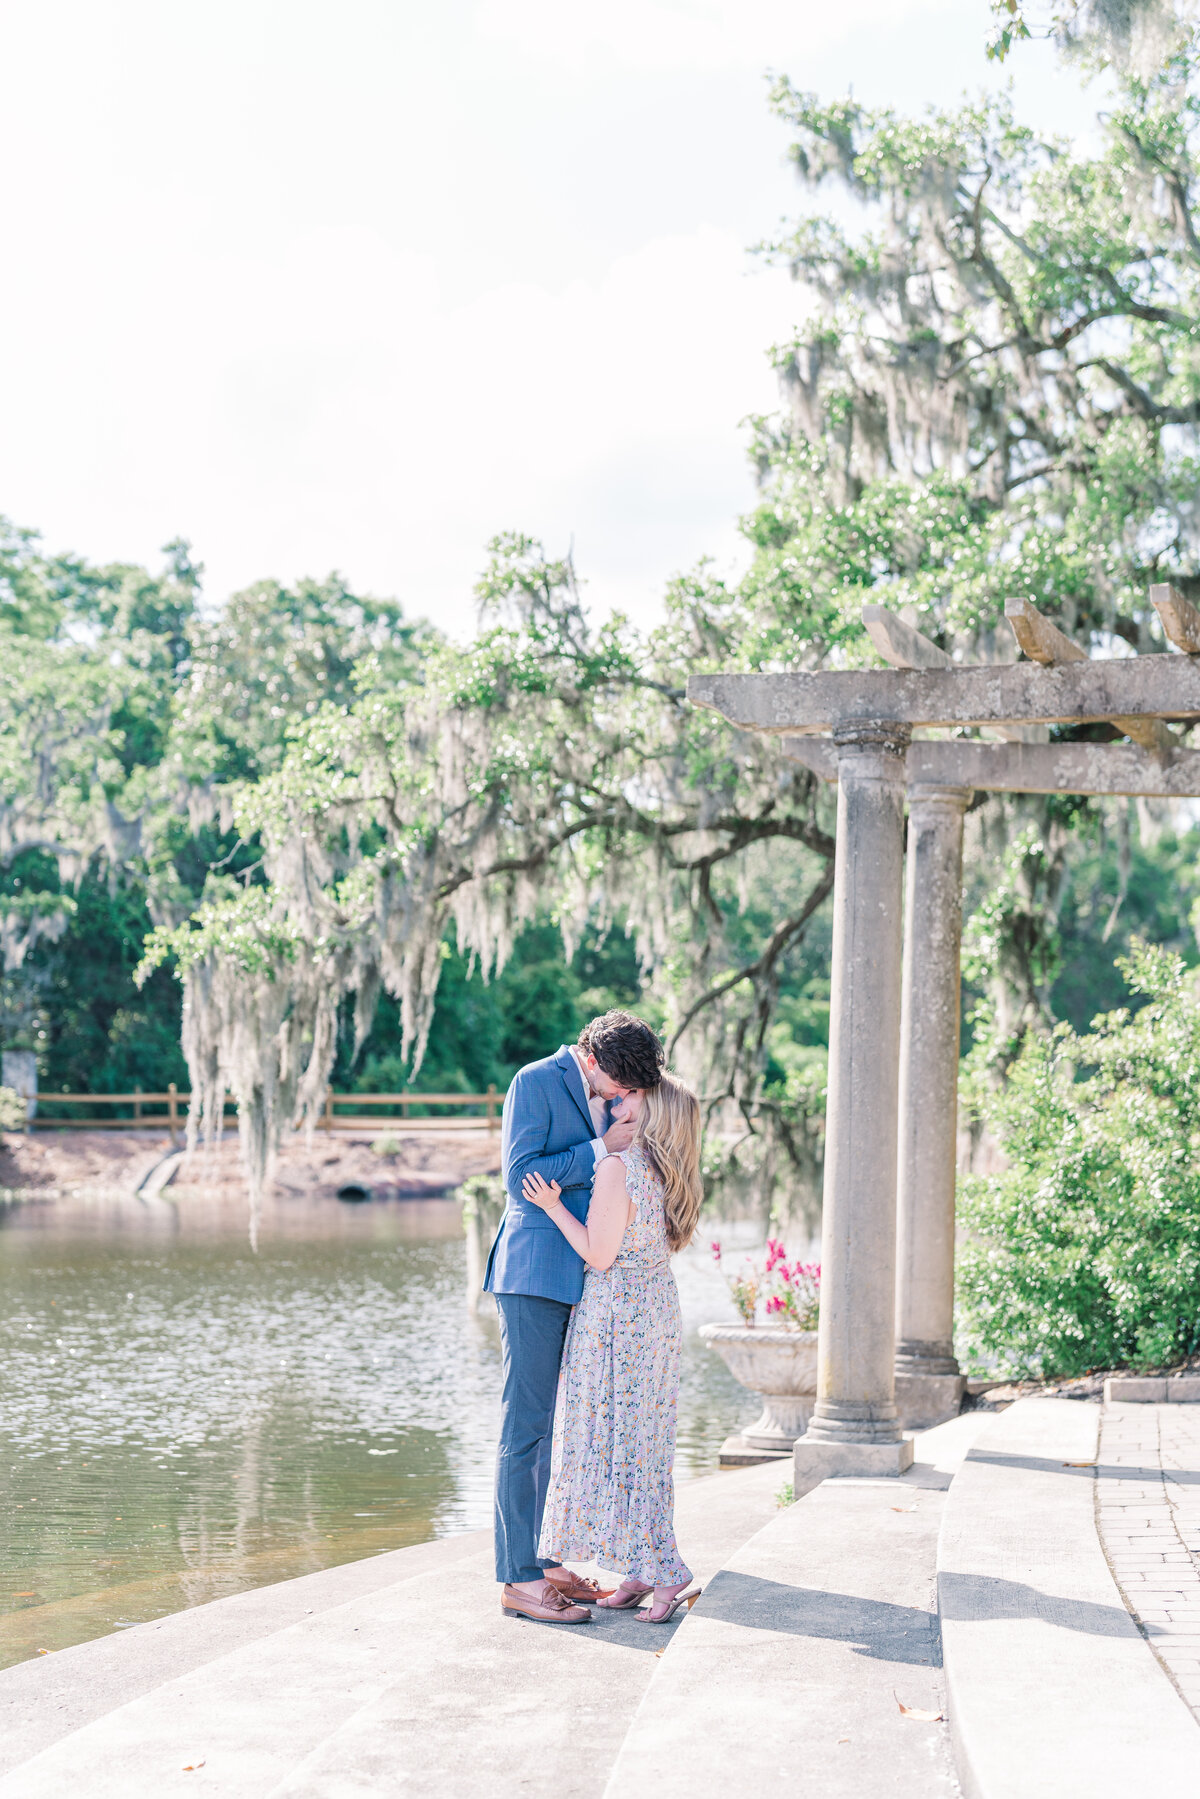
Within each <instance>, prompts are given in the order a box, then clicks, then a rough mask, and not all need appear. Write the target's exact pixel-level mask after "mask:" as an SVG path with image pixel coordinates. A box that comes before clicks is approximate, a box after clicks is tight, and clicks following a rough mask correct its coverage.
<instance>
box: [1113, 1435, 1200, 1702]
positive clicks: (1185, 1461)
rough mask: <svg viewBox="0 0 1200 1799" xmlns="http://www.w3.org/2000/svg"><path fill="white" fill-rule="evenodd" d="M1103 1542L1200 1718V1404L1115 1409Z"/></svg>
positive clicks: (1128, 1599)
mask: <svg viewBox="0 0 1200 1799" xmlns="http://www.w3.org/2000/svg"><path fill="white" fill-rule="evenodd" d="M1099 1460H1100V1465H1099V1467H1098V1469H1097V1474H1096V1506H1097V1519H1098V1522H1099V1526H1100V1540H1101V1542H1102V1544H1103V1546H1104V1550H1105V1554H1106V1555H1107V1556H1108V1562H1109V1566H1110V1567H1111V1569H1112V1571H1113V1575H1114V1577H1115V1579H1116V1582H1117V1585H1118V1586H1119V1587H1120V1589H1121V1595H1122V1597H1123V1599H1124V1601H1125V1604H1126V1605H1127V1606H1128V1608H1129V1610H1130V1612H1131V1613H1132V1614H1133V1616H1134V1617H1135V1618H1136V1619H1137V1622H1138V1624H1139V1626H1140V1627H1141V1630H1142V1632H1143V1633H1144V1635H1145V1637H1146V1639H1147V1641H1148V1642H1149V1644H1150V1647H1151V1649H1153V1651H1154V1653H1155V1655H1156V1656H1157V1657H1158V1659H1159V1661H1160V1662H1161V1663H1162V1665H1163V1667H1164V1668H1165V1669H1166V1671H1167V1674H1168V1675H1169V1676H1170V1678H1171V1680H1172V1681H1173V1683H1174V1685H1175V1686H1176V1687H1177V1688H1178V1689H1179V1693H1180V1696H1181V1698H1183V1699H1184V1701H1185V1702H1186V1703H1187V1705H1188V1706H1189V1707H1190V1709H1191V1711H1192V1713H1193V1715H1194V1716H1196V1717H1197V1718H1200V1406H1196V1405H1122V1404H1119V1403H1118V1404H1115V1405H1108V1406H1106V1407H1105V1408H1104V1415H1103V1418H1102V1421H1101V1426H1100V1458H1099Z"/></svg>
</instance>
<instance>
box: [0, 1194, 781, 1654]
mask: <svg viewBox="0 0 1200 1799" xmlns="http://www.w3.org/2000/svg"><path fill="white" fill-rule="evenodd" d="M709 1235H711V1233H710V1232H708V1231H706V1233H705V1237H706V1242H707V1237H708V1236H709ZM723 1237H724V1240H725V1242H726V1243H727V1244H728V1245H731V1246H732V1245H733V1244H735V1243H740V1242H745V1243H747V1244H749V1243H751V1242H753V1241H755V1240H756V1237H755V1231H754V1227H751V1226H748V1225H741V1226H733V1227H725V1229H724V1231H723ZM675 1268H676V1273H677V1277H678V1279H679V1286H680V1294H681V1298H682V1300H683V1307H684V1317H685V1325H686V1335H685V1354H684V1367H683V1382H682V1393H681V1403H680V1421H679V1452H678V1461H677V1475H678V1477H679V1478H680V1479H687V1478H688V1477H689V1476H693V1475H697V1474H703V1473H707V1472H709V1471H710V1470H712V1469H713V1468H715V1466H716V1455H717V1450H718V1448H719V1446H720V1443H721V1440H722V1439H723V1438H724V1437H725V1436H726V1435H728V1434H729V1432H730V1431H732V1430H735V1429H736V1428H737V1426H738V1425H739V1424H740V1423H743V1422H745V1421H746V1420H747V1419H748V1418H749V1417H750V1416H751V1415H752V1414H753V1412H754V1411H755V1410H756V1408H755V1406H754V1402H753V1401H752V1400H751V1399H750V1398H749V1396H748V1395H747V1394H746V1392H745V1391H744V1389H743V1388H741V1387H739V1386H738V1385H737V1384H736V1383H735V1382H734V1380H733V1379H732V1377H731V1376H730V1375H729V1373H728V1372H727V1370H726V1368H725V1366H724V1364H723V1363H722V1362H720V1361H719V1360H718V1358H717V1357H715V1356H714V1355H712V1354H711V1353H710V1352H709V1351H707V1350H706V1349H705V1348H704V1347H703V1345H702V1344H701V1343H700V1342H699V1340H698V1338H697V1336H696V1327H697V1326H698V1325H699V1324H701V1323H703V1322H705V1321H706V1320H708V1319H714V1318H718V1319H730V1318H732V1317H733V1312H732V1308H731V1305H730V1302H729V1297H728V1293H727V1291H726V1289H725V1286H724V1283H723V1281H722V1280H721V1278H720V1276H719V1274H718V1273H717V1271H716V1270H715V1268H714V1267H713V1266H712V1263H711V1259H710V1258H709V1256H708V1253H707V1247H706V1244H705V1245H704V1246H700V1247H696V1248H693V1249H691V1250H689V1251H686V1252H685V1253H684V1255H682V1256H680V1257H677V1258H676V1261H675ZM499 1364H500V1357H499V1338H498V1332H497V1327H496V1320H495V1313H494V1311H492V1310H491V1309H490V1307H489V1310H488V1311H487V1312H481V1314H480V1315H479V1316H477V1317H473V1316H472V1315H471V1314H470V1312H469V1310H468V1308H467V1304H466V1253H465V1244H464V1241H463V1235H462V1226H461V1220H460V1214H459V1207H458V1205H457V1203H456V1202H455V1201H453V1200H431V1201H419V1202H413V1201H408V1202H404V1201H399V1202H392V1203H390V1204H388V1203H385V1204H371V1205H368V1206H345V1205H339V1204H338V1203H337V1202H336V1201H334V1200H326V1199H321V1200H312V1201H299V1200H297V1201H288V1202H286V1203H281V1204H280V1205H278V1206H277V1207H275V1208H274V1209H271V1210H268V1212H267V1215H266V1217H265V1219H264V1223H263V1232H262V1238H261V1242H260V1248H259V1251H258V1254H257V1255H255V1254H253V1253H251V1251H250V1248H249V1246H248V1243H247V1240H246V1231H245V1223H244V1219H243V1217H242V1216H241V1215H240V1213H239V1212H238V1211H237V1210H230V1211H226V1212H222V1211H221V1210H220V1209H219V1208H217V1207H216V1206H215V1205H214V1206H213V1207H208V1206H206V1205H205V1204H204V1203H203V1202H200V1201H195V1202H192V1203H191V1204H189V1205H187V1206H186V1207H185V1206H184V1205H182V1204H181V1205H179V1206H178V1207H177V1206H174V1205H166V1204H162V1203H159V1204H157V1205H154V1206H153V1207H148V1206H142V1205H140V1204H139V1203H137V1202H130V1201H123V1202H115V1201H114V1202H111V1203H107V1204H106V1203H102V1202H101V1203H94V1204H85V1203H83V1202H80V1201H61V1202H58V1203H45V1204H40V1203H39V1204H23V1205H10V1206H5V1207H0V1443H2V1444H3V1461H2V1464H0V1516H2V1518H3V1531H2V1536H0V1667H4V1666H8V1665H10V1664H11V1663H13V1662H16V1661H20V1660H22V1659H24V1658H26V1657H28V1656H32V1655H36V1654H37V1653H38V1652H39V1651H41V1650H54V1649H60V1648H63V1647H65V1646H66V1645H68V1644H71V1643H78V1642H83V1641H85V1640H86V1639H88V1638H90V1637H95V1636H100V1635H102V1634H104V1633H106V1632H108V1631H111V1630H113V1629H116V1628H119V1627H121V1626H123V1625H128V1624H135V1623H139V1622H141V1621H142V1620H144V1619H147V1618H153V1617H160V1616H161V1615H162V1614H163V1613H165V1612H171V1611H177V1610H179V1609H180V1608H181V1607H184V1606H189V1605H201V1604H203V1603H204V1602H205V1601H207V1600H210V1599H217V1598H220V1597H222V1596H223V1595H225V1594H227V1593H233V1592H237V1591H239V1590H241V1589H243V1588H246V1587H253V1586H261V1585H264V1584H266V1583H267V1582H269V1581H276V1580H286V1579H288V1578H290V1577H291V1576H293V1575H296V1574H305V1573H308V1572H310V1571H312V1570H314V1569H317V1568H324V1567H328V1566H330V1565H332V1564H334V1563H337V1562H345V1561H350V1560H353V1559H355V1558H356V1557H359V1556H366V1555H372V1554H376V1553H379V1552H380V1551H383V1550H387V1549H395V1548H398V1547H400V1546H402V1545H404V1544H408V1543H418V1542H424V1541H427V1540H428V1539H429V1538H431V1537H438V1536H444V1535H448V1534H449V1533H451V1532H454V1531H463V1530H472V1529H476V1528H479V1527H481V1526H484V1525H488V1524H490V1522H491V1479H492V1462H493V1456H494V1449H495V1437H496V1428H497V1419H498V1395H499Z"/></svg>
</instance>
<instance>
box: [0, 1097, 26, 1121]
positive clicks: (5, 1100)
mask: <svg viewBox="0 0 1200 1799" xmlns="http://www.w3.org/2000/svg"><path fill="white" fill-rule="evenodd" d="M24 1129H25V1101H24V1100H23V1099H22V1098H21V1095H20V1094H19V1093H15V1092H14V1091H13V1089H12V1088H11V1087H0V1131H23V1130H24Z"/></svg>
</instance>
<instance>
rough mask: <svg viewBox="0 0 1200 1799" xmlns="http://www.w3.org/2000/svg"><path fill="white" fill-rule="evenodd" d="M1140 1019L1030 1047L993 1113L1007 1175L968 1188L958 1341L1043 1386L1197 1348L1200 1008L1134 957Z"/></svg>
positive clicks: (1030, 1041) (1174, 960)
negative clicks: (1048, 1379)
mask: <svg viewBox="0 0 1200 1799" xmlns="http://www.w3.org/2000/svg"><path fill="white" fill-rule="evenodd" d="M1124 973H1125V976H1126V979H1127V980H1128V981H1129V983H1130V986H1131V987H1132V989H1133V992H1134V994H1135V995H1137V996H1139V997H1140V998H1141V1000H1142V1001H1143V1003H1142V1004H1141V1008H1140V1010H1138V1011H1137V1012H1135V1013H1132V1014H1131V1013H1130V1012H1129V1011H1119V1012H1114V1013H1110V1014H1108V1015H1107V1016H1106V1017H1102V1018H1099V1019H1097V1020H1096V1024H1095V1028H1094V1029H1093V1030H1092V1031H1091V1032H1090V1033H1089V1034H1087V1035H1085V1036H1079V1035H1077V1034H1076V1033H1075V1032H1074V1031H1072V1030H1071V1028H1070V1026H1068V1025H1060V1026H1059V1027H1058V1028H1057V1029H1056V1030H1055V1031H1054V1032H1053V1033H1052V1035H1051V1036H1050V1037H1048V1038H1047V1037H1045V1036H1042V1035H1039V1034H1036V1033H1034V1034H1030V1036H1029V1037H1028V1038H1027V1040H1026V1043H1025V1047H1024V1049H1023V1051H1022V1054H1021V1056H1020V1057H1019V1059H1018V1060H1017V1061H1016V1063H1015V1064H1014V1065H1013V1067H1012V1068H1011V1069H1010V1071H1009V1078H1008V1080H1007V1082H1006V1083H1005V1084H1004V1085H1003V1086H1002V1087H1001V1088H1000V1089H998V1090H997V1091H996V1092H994V1093H993V1094H992V1096H991V1098H990V1101H989V1103H988V1108H987V1110H988V1116H989V1121H990V1122H991V1123H992V1125H993V1128H994V1129H995V1130H996V1131H997V1133H998V1135H999V1138H1000V1141H1001V1144H1002V1146H1003V1149H1004V1153H1005V1156H1006V1158H1007V1162H1008V1166H1007V1168H1006V1170H1005V1172H1004V1173H1003V1174H1000V1175H995V1176H992V1177H989V1178H979V1177H976V1178H973V1179H971V1180H969V1181H967V1182H966V1183H965V1191H964V1192H963V1195H962V1200H961V1209H960V1221H961V1227H962V1230H963V1233H964V1238H965V1244H964V1248H963V1250H962V1252H961V1255H960V1263H959V1293H960V1299H961V1308H962V1315H961V1320H960V1325H959V1332H958V1340H959V1343H960V1345H962V1346H963V1347H964V1348H965V1349H966V1351H967V1353H968V1355H969V1356H970V1357H971V1359H972V1361H973V1362H974V1363H975V1365H977V1366H982V1367H997V1368H1000V1369H1002V1370H1004V1371H1005V1372H1012V1373H1016V1374H1031V1375H1038V1376H1052V1375H1060V1374H1061V1375H1070V1374H1079V1373H1082V1372H1084V1371H1086V1370H1087V1369H1089V1368H1097V1367H1099V1368H1107V1367H1113V1366H1118V1365H1121V1364H1124V1363H1127V1362H1128V1363H1132V1364H1133V1365H1134V1366H1137V1367H1144V1366H1162V1365H1164V1364H1170V1363H1172V1362H1174V1361H1177V1360H1179V1359H1180V1358H1183V1357H1186V1356H1189V1355H1191V1354H1193V1353H1194V1352H1195V1351H1196V1350H1197V1349H1198V1348H1200V1153H1198V1152H1200V995H1198V992H1197V987H1196V976H1195V974H1194V973H1190V972H1189V971H1188V969H1187V968H1186V965H1185V963H1184V961H1183V959H1182V957H1180V956H1178V955H1176V954H1175V953H1173V952H1172V951H1169V950H1165V949H1161V948H1151V947H1150V946H1148V945H1145V944H1138V943H1135V945H1134V946H1133V948H1132V950H1131V953H1130V955H1129V957H1128V959H1127V960H1126V961H1125V963H1124Z"/></svg>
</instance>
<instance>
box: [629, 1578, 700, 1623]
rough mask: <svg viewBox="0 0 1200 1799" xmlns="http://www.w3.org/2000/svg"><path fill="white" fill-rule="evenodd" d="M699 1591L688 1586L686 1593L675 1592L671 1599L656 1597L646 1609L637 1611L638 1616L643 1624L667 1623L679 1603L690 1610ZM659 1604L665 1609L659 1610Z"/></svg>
mask: <svg viewBox="0 0 1200 1799" xmlns="http://www.w3.org/2000/svg"><path fill="white" fill-rule="evenodd" d="M700 1592H701V1589H700V1588H699V1587H689V1588H688V1590H687V1592H686V1593H676V1594H675V1596H674V1598H672V1599H656V1600H654V1602H653V1603H652V1604H651V1606H650V1607H649V1609H648V1610H647V1611H644V1612H639V1613H638V1616H639V1618H640V1620H641V1622H642V1623H643V1624H667V1623H669V1622H670V1620H671V1619H672V1618H673V1617H674V1616H675V1614H676V1612H677V1611H678V1610H679V1608H680V1606H681V1605H686V1606H687V1608H688V1611H689V1612H690V1611H691V1609H692V1607H693V1606H694V1605H695V1603H696V1601H697V1599H699V1597H700ZM660 1605H661V1606H665V1608H666V1609H665V1611H662V1612H660V1611H659V1609H658V1608H659V1606H660Z"/></svg>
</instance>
